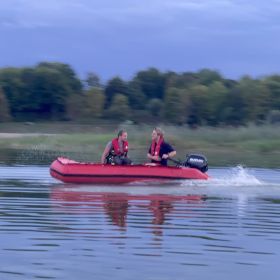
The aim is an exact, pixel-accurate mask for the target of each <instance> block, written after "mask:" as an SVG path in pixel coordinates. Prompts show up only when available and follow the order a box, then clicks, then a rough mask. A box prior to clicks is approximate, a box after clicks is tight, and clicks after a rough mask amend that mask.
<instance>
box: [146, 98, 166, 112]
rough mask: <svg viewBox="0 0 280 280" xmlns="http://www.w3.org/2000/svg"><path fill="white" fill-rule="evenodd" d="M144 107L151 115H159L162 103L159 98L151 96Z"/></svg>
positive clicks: (162, 106)
mask: <svg viewBox="0 0 280 280" xmlns="http://www.w3.org/2000/svg"><path fill="white" fill-rule="evenodd" d="M146 108H147V110H148V111H149V113H150V114H151V115H152V116H154V117H160V116H161V115H162V111H163V108H164V103H163V101H162V100H161V99H158V98H152V99H150V100H149V102H148V104H147V106H146Z"/></svg>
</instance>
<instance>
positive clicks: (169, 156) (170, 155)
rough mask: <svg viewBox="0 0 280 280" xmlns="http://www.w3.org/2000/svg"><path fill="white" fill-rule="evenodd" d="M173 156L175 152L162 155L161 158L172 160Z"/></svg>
mask: <svg viewBox="0 0 280 280" xmlns="http://www.w3.org/2000/svg"><path fill="white" fill-rule="evenodd" d="M174 156H176V151H172V152H170V153H167V154H164V155H162V158H165V159H166V158H172V157H174Z"/></svg>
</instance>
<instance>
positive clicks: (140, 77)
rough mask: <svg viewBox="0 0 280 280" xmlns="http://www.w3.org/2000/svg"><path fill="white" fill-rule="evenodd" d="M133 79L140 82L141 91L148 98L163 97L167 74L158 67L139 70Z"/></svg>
mask: <svg viewBox="0 0 280 280" xmlns="http://www.w3.org/2000/svg"><path fill="white" fill-rule="evenodd" d="M133 80H134V81H137V82H138V84H139V86H140V89H141V91H142V92H143V93H144V94H145V96H146V97H147V99H152V98H159V99H163V97H164V91H165V82H166V76H165V74H163V73H161V72H159V71H158V70H157V69H156V68H149V69H148V70H145V71H140V72H138V73H137V74H136V76H135V77H134V79H133Z"/></svg>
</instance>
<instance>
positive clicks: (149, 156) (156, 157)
mask: <svg viewBox="0 0 280 280" xmlns="http://www.w3.org/2000/svg"><path fill="white" fill-rule="evenodd" d="M147 157H148V158H149V159H151V160H156V161H160V157H159V156H152V155H151V154H150V153H148V154H147Z"/></svg>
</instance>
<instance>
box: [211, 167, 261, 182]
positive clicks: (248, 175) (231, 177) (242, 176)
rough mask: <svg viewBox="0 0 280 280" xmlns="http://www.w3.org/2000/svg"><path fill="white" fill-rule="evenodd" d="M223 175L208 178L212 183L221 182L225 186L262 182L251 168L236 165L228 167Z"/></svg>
mask: <svg viewBox="0 0 280 280" xmlns="http://www.w3.org/2000/svg"><path fill="white" fill-rule="evenodd" d="M226 173H227V174H226V175H225V176H222V177H220V178H216V179H210V181H211V182H212V183H216V184H219V185H220V184H223V185H227V186H243V187H244V186H261V185H263V184H264V182H262V181H260V180H259V179H257V178H256V177H255V176H254V175H253V174H252V173H253V171H252V170H249V169H246V168H244V167H243V166H242V165H238V166H236V167H234V168H232V169H229V170H228V171H227V172H226Z"/></svg>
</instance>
